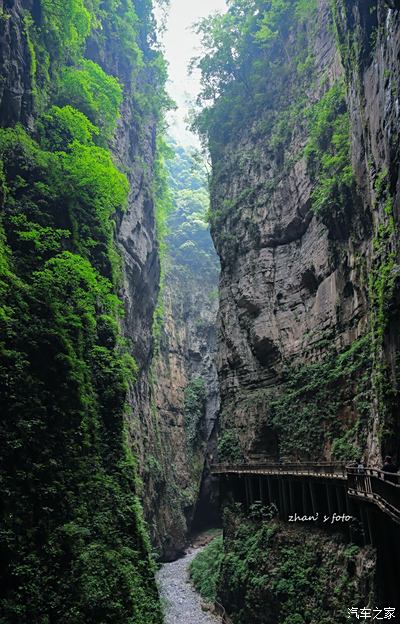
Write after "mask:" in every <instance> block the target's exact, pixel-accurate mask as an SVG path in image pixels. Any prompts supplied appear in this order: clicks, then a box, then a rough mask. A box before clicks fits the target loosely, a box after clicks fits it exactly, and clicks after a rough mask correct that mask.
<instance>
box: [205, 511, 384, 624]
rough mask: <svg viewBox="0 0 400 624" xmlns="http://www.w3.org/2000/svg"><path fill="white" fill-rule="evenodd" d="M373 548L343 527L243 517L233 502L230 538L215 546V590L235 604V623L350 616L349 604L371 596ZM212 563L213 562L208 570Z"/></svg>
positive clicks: (300, 623) (298, 623) (324, 623)
mask: <svg viewBox="0 0 400 624" xmlns="http://www.w3.org/2000/svg"><path fill="white" fill-rule="evenodd" d="M367 556H368V550H367V549H365V551H363V552H360V549H359V548H358V547H357V546H354V545H350V546H348V545H346V543H345V541H344V539H343V538H342V537H341V535H340V534H336V535H334V536H329V535H328V534H327V533H326V532H322V531H315V530H312V529H310V527H295V528H291V527H290V526H289V527H288V526H287V525H286V526H283V525H282V524H280V523H279V522H277V521H275V520H263V521H260V520H256V519H249V518H245V517H244V516H243V515H242V514H241V513H240V509H239V508H238V506H235V507H234V508H233V509H232V510H227V511H226V517H225V533H224V543H223V545H222V544H221V546H220V547H219V552H218V553H215V559H217V560H218V561H219V565H220V578H219V580H218V583H217V587H218V590H217V598H218V600H219V601H220V602H222V604H224V605H226V606H228V605H229V609H228V610H229V615H230V617H231V618H232V621H233V622H234V624H258V623H259V624H261V623H262V624H305V623H306V622H318V623H320V624H331V622H332V621H335V622H342V623H343V624H344V623H345V622H347V621H348V620H347V605H349V604H351V605H352V604H368V602H369V600H370V599H371V598H373V597H372V596H369V592H371V591H372V584H370V583H369V582H368V580H369V579H368V574H371V572H367V570H366V569H363V570H362V572H361V571H360V569H361V565H362V558H363V557H364V558H366V557H367ZM214 570H215V565H214V563H212V564H211V565H210V567H209V570H208V574H210V575H212V576H213V575H214ZM204 575H205V576H206V575H207V571H206V570H205V571H204ZM332 616H333V617H334V620H333V619H332Z"/></svg>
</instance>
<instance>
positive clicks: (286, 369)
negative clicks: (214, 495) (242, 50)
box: [211, 0, 399, 462]
mask: <svg viewBox="0 0 400 624" xmlns="http://www.w3.org/2000/svg"><path fill="white" fill-rule="evenodd" d="M334 4H335V7H334V10H333V11H332V10H331V4H330V3H328V2H325V0H321V1H320V2H318V14H317V17H316V16H315V14H313V17H312V21H313V24H311V22H308V24H307V25H306V26H304V25H303V26H299V27H298V30H297V31H292V32H291V34H290V35H289V40H288V45H289V46H290V49H291V53H292V54H293V56H295V53H296V41H297V40H300V38H302V41H303V44H302V45H304V41H306V42H307V43H306V44H305V45H306V46H307V45H308V46H309V50H310V55H311V58H312V69H311V71H310V72H309V73H308V74H307V73H306V74H302V75H301V76H300V75H297V76H296V77H294V79H293V80H290V79H287V80H286V81H285V82H284V83H283V82H282V83H279V81H278V83H277V84H275V85H274V87H275V89H276V91H278V92H279V96H280V97H279V98H277V99H275V101H273V100H272V103H270V104H267V105H266V107H265V109H264V110H263V112H262V113H260V116H258V117H257V118H255V119H252V120H251V121H249V122H248V123H247V124H245V125H244V127H243V128H241V129H240V130H239V131H238V133H237V134H236V135H235V136H233V137H232V138H231V140H230V141H229V142H227V143H225V144H222V145H221V143H219V145H218V149H216V148H215V145H214V147H213V146H211V149H212V156H213V166H214V175H213V181H212V189H213V190H212V209H213V212H214V227H213V231H212V234H213V237H214V240H215V244H216V247H217V250H218V253H219V255H220V258H221V264H222V275H221V290H220V292H221V302H220V320H219V356H218V358H219V359H218V368H219V378H220V384H221V394H222V423H223V429H224V431H225V433H224V434H223V435H222V438H221V441H220V449H221V451H222V453H223V455H224V454H225V456H230V457H231V458H233V457H236V458H238V457H242V456H243V455H244V456H247V457H248V456H253V457H254V456H257V455H263V456H265V455H267V456H270V457H272V458H278V457H284V456H286V457H288V456H289V457H293V458H303V459H304V458H309V457H312V458H315V457H319V458H325V459H331V458H332V457H333V458H335V457H336V458H339V459H350V458H351V457H355V456H357V455H361V454H363V453H364V455H365V458H366V459H367V460H368V461H371V462H379V461H380V458H381V452H391V453H393V454H396V453H397V452H398V450H399V449H398V435H397V434H398V417H397V413H396V410H395V408H394V407H393V404H394V397H395V393H396V391H397V382H396V379H397V372H396V370H397V368H396V359H397V353H398V341H397V338H396V337H395V333H396V331H395V330H394V327H396V326H397V322H398V316H397V314H398V304H397V302H396V286H395V284H396V283H397V274H398V265H397V261H398V257H397V241H396V239H397V236H396V226H395V224H394V223H395V222H396V223H397V217H398V201H397V193H398V164H399V162H398V159H399V150H398V130H397V128H398V121H399V120H398V114H399V107H398V87H397V78H396V77H397V75H398V58H399V57H398V37H399V12H398V11H397V10H396V9H394V8H389V6H388V4H387V3H385V2H372V1H371V2H355V3H350V2H337V3H334ZM315 17H316V19H315ZM280 62H282V61H280ZM289 67H290V65H289ZM266 71H267V70H266ZM296 71H297V70H296V69H295V65H294V64H293V74H295V72H296ZM340 85H343V86H340ZM341 89H344V94H345V95H344V97H343V105H342V108H341V109H340V110H338V111H336V113H335V114H332V116H331V118H330V122H329V123H330V125H331V127H333V124H334V123H335V119H339V116H340V121H339V122H338V128H339V130H338V132H341V130H340V128H343V127H344V125H345V123H349V132H350V136H351V137H352V145H351V153H352V166H353V169H354V177H355V179H354V180H353V181H352V182H351V183H350V184H348V185H347V190H346V192H344V191H343V192H342V191H341V190H340V185H339V183H337V191H336V195H335V193H333V197H332V198H331V200H330V203H329V202H328V207H326V206H325V208H323V209H316V207H315V206H316V203H317V202H318V197H319V196H318V191H319V188H320V185H321V179H322V174H321V167H320V169H319V173H316V170H317V169H318V166H317V168H316V167H315V162H316V161H318V158H320V160H321V161H322V160H323V153H327V152H328V151H329V141H328V143H326V144H325V145H323V140H322V139H321V137H320V138H319V139H318V140H320V139H321V153H320V154H319V155H318V154H317V156H316V155H315V153H313V149H314V147H313V141H314V138H315V136H316V135H317V133H318V129H315V126H314V125H313V122H314V121H315V119H318V120H319V121H321V119H322V113H321V111H322V112H323V111H324V110H326V108H327V107H328V106H329V105H330V104H329V98H330V94H332V98H331V99H332V102H336V105H337V103H338V101H339V100H340V97H341V96H340V91H341ZM277 100H278V102H279V106H280V108H279V109H277V108H274V106H276V101H277ZM296 101H297V109H296ZM304 109H307V110H309V111H310V112H309V113H308V114H306V116H304V115H303V114H302V110H304ZM293 112H294V113H295V114H293ZM274 115H275V117H274ZM271 116H272V117H273V119H274V121H273V123H272V124H271V123H270V122H269V119H270V118H271ZM282 118H283V121H284V123H286V124H287V126H289V127H290V133H289V137H283V138H282V139H280V142H279V141H278V146H277V140H276V139H277V133H278V132H279V131H280V130H279V125H278V124H279V121H282ZM346 119H347V121H346ZM263 121H265V124H266V125H267V127H268V130H267V131H263V132H261V131H260V127H261V123H262V122H263ZM268 124H269V125H268ZM317 125H318V124H317ZM336 136H338V135H336ZM313 137H314V138H313ZM211 138H212V137H211ZM278 138H279V137H278ZM324 140H326V137H325V139H324ZM313 158H314V162H313ZM315 158H316V160H315ZM349 164H350V160H349ZM322 169H323V166H322ZM325 182H326V180H325V181H324V180H322V184H324V183H325ZM357 371H358V372H357ZM396 437H397V441H396V442H395V439H396Z"/></svg>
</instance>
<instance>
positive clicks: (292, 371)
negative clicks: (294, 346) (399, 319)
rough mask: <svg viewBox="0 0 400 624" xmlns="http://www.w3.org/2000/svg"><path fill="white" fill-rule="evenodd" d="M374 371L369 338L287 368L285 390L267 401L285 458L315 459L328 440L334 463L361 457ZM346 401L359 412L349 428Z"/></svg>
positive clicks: (366, 337) (320, 453)
mask: <svg viewBox="0 0 400 624" xmlns="http://www.w3.org/2000/svg"><path fill="white" fill-rule="evenodd" d="M326 346H327V345H326ZM371 370H372V362H371V359H370V336H369V335H367V336H365V337H363V338H361V339H359V340H357V341H355V342H353V344H352V345H351V347H349V348H348V349H346V350H345V351H343V352H341V353H339V354H338V353H336V352H335V350H334V349H330V350H329V349H328V354H327V355H326V356H325V357H324V358H323V359H322V360H321V361H319V362H315V363H309V364H303V365H302V366H293V367H290V368H288V369H287V370H286V373H285V374H284V386H283V388H284V389H283V391H281V392H279V394H278V395H276V397H273V396H272V397H271V398H270V402H269V407H270V410H271V422H272V424H273V425H274V427H275V429H276V430H277V432H278V435H279V439H280V452H281V455H282V456H290V457H292V456H294V457H297V458H303V459H304V458H308V459H312V458H315V457H316V456H321V455H322V451H323V447H324V445H325V443H326V441H327V440H329V441H330V442H331V443H332V453H333V456H334V458H335V459H341V460H350V459H355V457H357V456H359V455H361V454H362V451H361V449H362V448H363V445H364V441H365V440H364V438H363V436H364V435H365V430H366V422H367V421H368V417H369V406H370V401H369V400H370V388H369V386H370V376H371ZM349 389H351V392H350V393H348V390H349ZM348 403H350V406H351V407H352V409H353V410H354V408H355V411H356V413H357V414H358V420H357V421H356V423H355V424H354V426H353V427H352V428H351V429H349V430H347V428H346V426H344V425H343V424H342V423H341V421H340V411H341V410H343V409H344V406H345V405H347V404H348Z"/></svg>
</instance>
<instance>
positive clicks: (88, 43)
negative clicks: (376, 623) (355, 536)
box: [0, 0, 400, 624]
mask: <svg viewBox="0 0 400 624" xmlns="http://www.w3.org/2000/svg"><path fill="white" fill-rule="evenodd" d="M153 8H154V7H153V3H152V2H151V1H150V0H143V1H142V0H135V1H133V0H115V1H114V0H105V1H104V2H100V1H99V0H90V1H89V0H68V2H65V3H62V4H59V3H51V2H48V1H47V0H0V49H1V58H0V65H1V76H2V80H1V84H0V125H1V131H0V132H1V134H0V159H1V167H0V196H1V201H2V209H1V213H0V217H1V218H0V295H1V301H0V329H1V342H0V348H1V351H0V374H1V386H0V401H1V406H2V409H1V413H2V416H1V429H0V436H1V457H0V459H1V464H0V465H1V469H0V481H1V484H2V489H3V491H4V493H5V495H4V510H3V511H2V516H1V517H2V527H3V528H2V534H1V542H0V552H1V555H2V556H1V558H2V561H3V562H4V563H3V564H2V570H1V573H0V579H1V586H2V589H1V591H0V598H1V610H0V622H1V624H13V623H14V622H15V624H21V622H23V621H30V622H38V623H40V624H50V622H65V623H71V624H72V623H73V624H78V623H80V622H82V623H83V622H85V624H88V623H90V622H93V623H97V624H98V623H99V622H104V623H105V622H111V621H112V622H116V621H118V622H120V623H121V624H123V623H124V622H132V621H134V622H135V623H137V624H142V623H143V624H151V623H154V624H156V623H159V622H162V621H163V613H162V609H161V603H160V599H159V594H158V591H157V586H156V582H155V563H154V560H155V559H157V560H158V561H161V562H168V564H167V565H172V566H174V565H176V566H177V569H178V568H179V569H180V568H181V567H182V565H183V563H182V565H181V564H180V563H179V557H181V556H182V555H184V553H185V552H186V550H187V548H188V546H189V544H190V540H191V536H192V534H193V533H194V532H196V531H200V530H204V529H209V528H212V527H216V526H220V525H221V524H223V527H224V541H223V550H222V551H219V554H218V566H219V568H218V570H216V569H214V568H213V569H212V570H211V571H210V577H212V578H214V576H213V575H214V574H215V575H216V576H215V579H214V580H215V587H214V591H215V596H214V598H215V600H218V601H219V602H221V603H222V604H223V606H224V608H225V609H226V611H227V613H228V614H229V617H231V618H232V620H233V621H234V622H235V624H247V623H250V622H251V624H257V623H258V622H260V623H265V622H271V624H308V623H310V624H314V623H315V624H316V623H317V622H318V624H330V622H332V621H333V617H335V618H336V619H335V621H347V620H346V615H345V612H344V611H343V609H342V606H343V605H341V604H340V603H341V600H342V601H343V600H347V602H348V604H347V602H346V605H345V606H346V607H347V606H348V607H350V606H356V602H357V601H358V602H357V605H358V606H364V605H365V604H369V605H372V604H373V602H374V600H378V599H379V600H380V599H383V598H382V597H384V596H385V594H384V592H383V590H382V585H383V583H382V574H383V576H384V575H385V573H384V569H385V561H383V560H382V556H381V553H380V551H379V547H377V545H376V544H369V543H368V544H366V543H357V544H353V543H352V542H351V540H350V541H349V539H348V538H346V539H345V538H344V537H343V535H342V534H341V533H340V531H339V532H338V533H337V534H331V533H325V532H324V531H322V530H321V528H318V527H312V526H311V527H309V526H307V527H306V528H305V527H298V526H288V525H287V523H285V522H283V521H282V519H277V518H276V517H275V516H274V515H273V514H272V512H271V509H267V510H265V509H264V510H261V511H260V509H259V508H258V507H256V508H254V509H253V510H251V509H250V510H249V509H247V510H245V509H244V508H243V506H242V508H240V505H239V507H238V506H237V505H236V506H235V503H234V502H233V501H232V500H231V501H226V500H225V501H223V502H224V503H227V504H226V509H225V510H224V511H223V510H221V498H222V499H223V496H222V497H221V496H220V489H219V483H220V481H219V477H218V475H216V474H213V464H215V463H217V462H221V463H225V464H228V465H234V464H240V463H243V464H251V463H254V462H257V461H262V462H271V463H275V464H279V465H280V464H285V463H288V462H315V463H318V462H328V463H330V462H342V463H348V462H350V461H353V462H354V461H356V460H357V461H360V460H361V459H362V461H363V462H364V464H365V465H366V466H369V467H373V468H380V467H381V466H382V464H383V458H384V457H385V456H386V455H390V456H392V457H393V461H394V462H395V463H396V462H398V461H399V459H400V448H399V444H400V424H399V423H400V419H399V407H398V383H399V381H398V380H399V350H400V343H399V338H398V335H399V332H398V324H399V303H400V301H399V296H398V292H399V281H398V280H399V275H400V270H399V267H400V264H399V247H398V241H399V237H398V227H399V223H398V222H399V192H400V182H399V165H400V162H399V161H400V149H399V127H400V119H399V116H400V93H399V59H400V5H399V3H398V2H397V0H390V1H386V0H310V1H307V0H290V1H289V0H271V1H267V2H264V1H262V0H249V1H245V0H232V1H231V2H230V3H229V6H228V12H227V14H226V15H215V16H211V17H210V18H206V19H204V20H203V21H202V22H200V23H199V24H198V25H197V29H198V32H199V33H200V35H201V36H202V40H203V50H202V52H201V55H200V56H199V57H198V58H197V60H196V59H195V60H194V65H195V66H196V64H197V68H198V69H199V70H200V71H201V73H202V93H200V95H199V100H198V103H197V105H198V108H197V111H196V112H195V113H194V116H193V119H192V124H193V129H194V130H195V131H196V132H198V134H199V136H200V138H201V140H202V142H203V146H204V148H205V152H206V153H209V155H210V159H211V171H210V172H208V173H207V171H206V169H205V168H204V165H203V164H202V163H201V162H199V156H198V154H197V155H196V154H193V153H191V152H190V150H188V149H185V148H183V147H182V146H180V145H178V144H177V143H176V141H175V140H174V139H171V137H168V136H167V133H166V131H165V123H164V119H165V114H166V111H167V110H168V109H170V108H171V107H172V106H173V103H172V102H171V101H170V99H169V96H168V95H167V93H166V91H165V84H166V81H167V76H168V74H167V67H166V64H165V60H164V59H163V55H162V52H161V51H160V48H159V45H158V42H157V34H156V32H157V26H156V22H155V19H154V15H153ZM200 160H201V159H200ZM211 237H212V240H211ZM212 241H213V242H212ZM214 247H215V249H214ZM222 494H223V492H222ZM222 511H223V513H222ZM379 530H380V531H381V532H382V533H383V532H384V531H385V528H384V524H382V526H380V528H379ZM392 530H393V531H395V529H394V528H393V527H392V525H391V529H390V531H392ZM389 533H390V532H389ZM389 533H388V534H389ZM390 534H392V533H390ZM393 535H395V532H394V533H393ZM221 543H222V541H221ZM378 546H379V545H378ZM204 552H206V551H204ZM385 552H387V551H385ZM202 556H206V555H204V554H203V553H202ZM385 556H386V555H385ZM177 560H178V563H171V562H176V561H177ZM205 561H206V564H204V565H209V562H208V563H207V559H206V560H205ZM210 565H211V566H212V562H211V564H210ZM171 569H172V568H171ZM182 569H183V568H182ZM388 569H390V570H391V569H392V568H391V567H390V566H388ZM382 570H383V572H382ZM327 579H329V582H328V581H327ZM313 586H314V589H313ZM315 588H317V589H315ZM299 593H300V594H301V595H302V598H301V600H300V601H299V600H298V595H299ZM304 596H306V597H307V596H308V599H305V598H304ZM352 601H353V602H354V604H353V602H352ZM297 603H298V604H297ZM350 603H351V604H350ZM374 606H378V605H377V604H375V603H374ZM340 609H342V610H340ZM339 611H340V612H339ZM332 614H334V615H332ZM132 618H133V619H132Z"/></svg>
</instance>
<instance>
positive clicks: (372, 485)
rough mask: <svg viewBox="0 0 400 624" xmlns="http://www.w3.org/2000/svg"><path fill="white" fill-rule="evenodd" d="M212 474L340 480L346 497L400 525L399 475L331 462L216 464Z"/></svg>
mask: <svg viewBox="0 0 400 624" xmlns="http://www.w3.org/2000/svg"><path fill="white" fill-rule="evenodd" d="M211 470H212V472H213V474H219V475H233V474H234V475H273V476H278V477H279V476H281V477H283V476H297V477H312V478H320V479H339V480H342V481H345V482H346V485H347V493H348V495H349V496H351V497H352V498H358V499H360V500H361V499H362V500H365V501H369V502H372V503H374V504H376V505H377V506H378V507H379V508H380V509H381V510H382V511H383V512H384V513H386V514H388V515H389V516H390V517H391V518H392V519H393V520H395V521H396V522H398V523H400V474H397V473H389V472H383V471H382V470H376V469H375V468H353V467H349V466H346V464H344V463H330V462H318V463H312V462H285V463H272V462H258V463H241V464H215V465H213V466H212V467H211Z"/></svg>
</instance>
